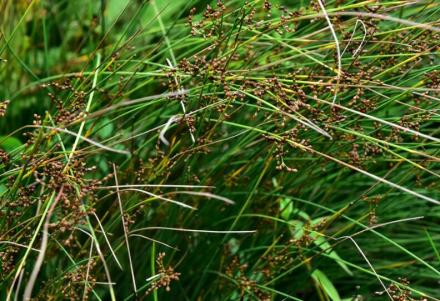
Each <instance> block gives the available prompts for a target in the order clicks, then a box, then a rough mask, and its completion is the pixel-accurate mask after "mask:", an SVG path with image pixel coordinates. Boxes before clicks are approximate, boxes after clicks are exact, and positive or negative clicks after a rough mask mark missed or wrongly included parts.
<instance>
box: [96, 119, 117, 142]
mask: <svg viewBox="0 0 440 301" xmlns="http://www.w3.org/2000/svg"><path fill="white" fill-rule="evenodd" d="M96 128H97V129H98V132H97V134H98V135H99V137H101V138H104V139H106V138H109V137H110V136H111V135H112V134H113V130H114V126H113V123H112V122H111V121H110V119H109V118H107V117H105V118H103V119H101V120H100V121H99V122H98V123H97V124H96Z"/></svg>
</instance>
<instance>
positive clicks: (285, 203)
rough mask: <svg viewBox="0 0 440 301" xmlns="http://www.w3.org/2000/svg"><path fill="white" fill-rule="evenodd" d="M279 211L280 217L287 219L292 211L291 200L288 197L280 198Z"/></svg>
mask: <svg viewBox="0 0 440 301" xmlns="http://www.w3.org/2000/svg"><path fill="white" fill-rule="evenodd" d="M280 212H281V218H282V219H284V220H286V221H287V220H289V218H290V216H291V214H292V213H293V202H292V201H291V200H290V199H288V198H283V199H281V200H280Z"/></svg>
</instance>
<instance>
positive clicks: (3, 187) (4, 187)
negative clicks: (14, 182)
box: [0, 184, 8, 196]
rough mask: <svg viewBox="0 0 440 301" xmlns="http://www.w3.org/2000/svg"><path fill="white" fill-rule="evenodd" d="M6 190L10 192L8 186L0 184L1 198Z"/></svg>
mask: <svg viewBox="0 0 440 301" xmlns="http://www.w3.org/2000/svg"><path fill="white" fill-rule="evenodd" d="M6 190H8V189H7V188H6V186H5V185H4V184H0V196H2V195H3V194H4V193H5V192H6Z"/></svg>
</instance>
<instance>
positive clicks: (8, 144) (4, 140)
mask: <svg viewBox="0 0 440 301" xmlns="http://www.w3.org/2000/svg"><path fill="white" fill-rule="evenodd" d="M22 145H23V143H21V141H20V140H18V139H17V138H15V137H7V136H0V148H2V149H3V150H5V151H6V152H7V153H11V152H13V151H14V150H15V149H17V148H19V147H20V146H22Z"/></svg>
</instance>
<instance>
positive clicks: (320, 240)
mask: <svg viewBox="0 0 440 301" xmlns="http://www.w3.org/2000/svg"><path fill="white" fill-rule="evenodd" d="M310 236H312V237H313V238H315V239H314V240H313V243H314V244H315V245H317V246H319V247H320V248H321V249H322V250H324V251H325V253H327V255H328V256H329V257H330V258H332V259H333V260H334V261H336V263H337V264H339V266H340V267H341V268H342V269H343V270H344V271H346V272H347V274H349V275H350V276H352V275H353V272H352V271H351V270H350V269H349V268H348V266H347V265H346V264H345V263H344V262H343V261H342V259H341V257H339V255H338V254H337V253H336V251H334V250H333V249H332V247H331V245H330V244H329V243H328V241H327V240H326V239H325V237H323V236H321V235H318V234H317V233H312V234H310Z"/></svg>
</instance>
